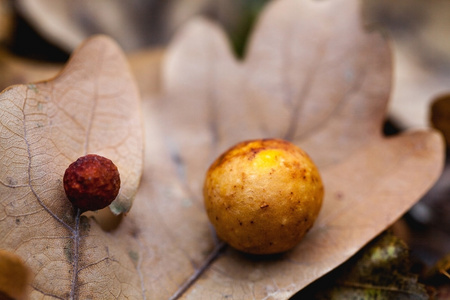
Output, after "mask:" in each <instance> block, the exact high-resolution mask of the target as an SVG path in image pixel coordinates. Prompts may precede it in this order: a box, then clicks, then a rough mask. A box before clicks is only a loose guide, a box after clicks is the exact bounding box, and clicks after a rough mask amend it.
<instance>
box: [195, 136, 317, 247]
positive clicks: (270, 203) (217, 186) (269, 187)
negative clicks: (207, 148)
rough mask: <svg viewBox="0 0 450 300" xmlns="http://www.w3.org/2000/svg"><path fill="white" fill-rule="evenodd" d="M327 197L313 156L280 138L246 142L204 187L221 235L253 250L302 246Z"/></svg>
mask: <svg viewBox="0 0 450 300" xmlns="http://www.w3.org/2000/svg"><path fill="white" fill-rule="evenodd" d="M323 195H324V188H323V184H322V179H321V177H320V174H319V171H318V168H317V167H316V165H315V164H314V163H313V161H312V160H311V158H310V157H309V156H308V155H307V154H306V153H305V152H304V151H303V150H302V149H300V148H299V147H297V146H295V145H294V144H292V143H290V142H287V141H284V140H280V139H264V140H253V141H245V142H242V143H239V144H237V145H235V146H234V147H232V148H230V149H229V150H228V151H226V152H225V153H224V154H222V155H221V156H220V157H219V158H217V159H216V161H215V162H213V164H212V165H211V166H210V168H209V170H208V172H207V174H206V179H205V182H204V187H203V196H204V202H205V208H206V212H207V214H208V218H209V220H210V221H211V223H212V224H213V226H214V228H215V229H216V232H217V235H218V237H219V238H220V239H222V240H224V241H225V242H227V243H228V244H229V245H231V246H232V247H234V248H236V249H238V250H240V251H243V252H247V253H252V254H273V253H279V252H284V251H287V250H289V249H291V248H293V247H294V246H295V245H297V244H298V243H299V242H300V240H301V239H302V238H303V236H304V235H305V234H306V232H307V231H308V230H309V229H310V228H311V227H312V225H313V223H314V221H315V220H316V218H317V216H318V214H319V211H320V208H321V206H322V200H323Z"/></svg>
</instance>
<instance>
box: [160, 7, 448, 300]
mask: <svg viewBox="0 0 450 300" xmlns="http://www.w3.org/2000/svg"><path fill="white" fill-rule="evenodd" d="M164 72H165V73H164V74H165V75H164V76H165V77H164V80H163V83H164V89H165V96H166V98H165V101H161V104H160V112H161V113H162V117H161V119H162V123H163V124H164V126H163V128H164V138H165V139H166V147H167V151H168V152H170V153H171V156H172V161H173V165H174V171H173V172H176V173H175V174H176V176H178V178H179V182H180V184H181V185H182V187H183V188H182V189H183V190H184V191H185V193H182V194H181V195H180V196H178V198H179V199H183V198H187V199H190V201H191V202H192V203H193V205H192V206H195V207H199V208H198V210H199V211H198V215H199V216H200V215H201V214H202V212H201V206H202V199H201V192H200V191H201V187H202V183H203V178H204V172H205V171H206V169H207V167H208V165H209V163H210V162H212V160H213V159H214V158H215V157H216V156H217V155H219V154H220V153H221V152H222V151H224V150H226V149H227V148H228V147H229V146H230V145H232V144H234V143H236V142H239V141H241V140H245V139H254V138H265V137H282V138H285V139H288V140H291V141H293V142H294V143H296V144H297V145H299V146H300V147H302V148H303V149H305V150H306V151H307V152H308V153H309V154H310V155H311V156H312V158H313V160H314V161H315V162H316V163H317V164H318V166H319V168H320V170H321V173H322V176H323V179H324V184H325V194H326V196H325V199H324V207H323V209H322V212H321V214H320V216H319V219H318V220H317V221H316V224H315V226H314V227H313V229H312V230H311V231H310V233H309V234H308V235H307V237H306V238H305V239H304V240H303V241H302V242H301V243H300V244H299V245H298V247H296V248H295V249H294V250H292V251H290V252H288V253H285V254H283V255H281V256H279V257H275V258H271V259H265V258H255V257H251V258H249V257H247V256H245V255H242V254H240V253H238V252H236V251H233V250H230V249H229V250H227V251H226V253H225V254H224V255H222V256H221V257H220V258H219V259H218V260H217V261H216V262H215V263H214V264H213V265H212V266H211V268H209V269H208V271H207V272H206V273H205V274H204V276H202V277H201V278H200V279H199V280H198V281H197V282H196V284H195V285H193V286H192V287H191V288H190V289H189V290H188V292H187V293H186V294H185V298H186V299H201V298H204V299H209V298H221V297H222V298H232V299H248V298H255V299H266V298H267V299H269V298H270V299H285V298H287V297H289V296H291V295H292V294H294V293H295V292H296V291H298V290H299V289H301V288H302V287H304V286H306V285H307V284H308V283H310V282H311V281H313V280H314V279H315V278H317V277H319V276H321V275H323V274H325V273H326V272H328V271H329V270H331V269H333V268H334V267H336V266H337V265H339V264H340V263H342V262H343V261H345V260H346V259H348V258H349V257H350V256H351V255H352V254H354V253H355V252H356V251H357V250H358V249H360V248H361V247H362V246H363V245H364V244H366V243H367V242H368V241H369V240H371V239H372V238H373V237H374V236H376V235H377V234H378V233H380V232H381V231H382V230H383V229H385V228H386V227H387V226H389V225H390V224H391V223H393V222H394V221H395V220H396V219H397V218H398V217H400V216H401V215H402V214H403V213H404V212H405V211H406V210H407V209H408V208H409V207H411V206H412V205H413V204H414V203H415V202H416V201H417V200H418V199H419V197H420V196H421V195H422V194H423V193H424V192H425V191H426V190H427V189H428V188H429V187H430V186H431V185H432V183H433V182H434V181H435V180H436V178H437V176H438V175H439V173H440V171H441V168H442V162H443V148H442V141H441V138H440V136H439V135H438V134H437V133H435V132H433V131H417V132H407V133H405V134H403V135H401V136H398V137H395V138H385V137H383V136H382V134H381V127H382V122H383V119H384V115H385V112H386V106H387V101H388V98H389V95H390V90H391V80H392V61H391V51H390V48H389V45H388V43H387V41H386V39H385V38H384V37H383V36H381V35H380V34H379V33H378V32H372V31H370V30H368V28H365V27H364V26H363V24H362V21H361V19H360V14H359V6H358V3H357V1H291V0H284V1H275V2H273V3H272V4H271V5H270V6H269V7H268V8H267V10H266V11H265V13H263V15H262V17H261V20H260V22H259V23H258V24H257V27H256V29H255V32H254V35H253V37H252V39H251V43H250V46H249V50H248V52H247V54H246V57H245V59H244V61H243V62H239V61H237V60H236V59H235V58H234V57H233V55H232V54H231V50H230V47H229V45H228V43H227V40H226V38H225V36H224V33H223V32H222V31H221V30H220V29H218V28H217V27H216V26H215V25H214V24H211V23H210V22H208V21H205V20H197V21H194V22H191V23H190V24H189V25H188V26H186V27H185V28H184V30H183V31H182V32H181V33H180V34H179V36H178V37H177V38H176V39H175V41H174V43H173V44H172V46H171V47H170V48H169V52H168V54H167V58H166V64H165V69H164ZM179 201H180V200H179ZM184 201H185V200H184ZM171 202H173V201H171ZM181 203H184V202H183V201H181ZM181 203H180V205H181ZM179 217H181V216H179V215H176V218H172V217H169V219H176V220H177V221H176V222H180V221H179ZM201 217H202V218H204V217H203V216H201ZM199 218H200V217H198V218H196V219H195V221H191V223H194V224H195V225H196V227H195V228H199V227H200V226H199V225H197V222H198V221H197V220H199ZM183 220H185V222H182V223H183V224H187V223H186V222H189V220H190V217H188V215H186V217H185V218H183ZM203 222H204V223H205V225H203V227H202V228H206V227H207V225H206V224H207V222H206V221H205V220H203ZM173 223H175V222H171V224H170V225H171V226H170V227H172V226H174V227H175V224H173ZM196 232H197V230H196V229H194V230H191V236H189V237H186V236H185V235H186V234H185V233H183V234H180V235H183V237H180V239H181V240H183V239H184V240H187V239H189V240H190V241H191V243H195V244H199V243H200V240H201V239H202V238H203V239H204V237H202V236H201V235H197V234H194V233H196ZM201 234H203V233H201ZM178 236H179V235H178V234H177V237H178ZM177 240H178V239H177ZM186 253H191V252H186ZM189 257H193V256H192V254H191V255H190V256H189Z"/></svg>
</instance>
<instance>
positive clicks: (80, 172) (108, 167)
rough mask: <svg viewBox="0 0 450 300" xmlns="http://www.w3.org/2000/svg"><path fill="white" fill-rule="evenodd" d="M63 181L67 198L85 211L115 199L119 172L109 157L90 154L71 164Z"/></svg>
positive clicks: (96, 208) (118, 185)
mask: <svg viewBox="0 0 450 300" xmlns="http://www.w3.org/2000/svg"><path fill="white" fill-rule="evenodd" d="M63 183H64V190H65V192H66V195H67V198H68V199H69V201H70V202H71V203H72V205H73V206H74V207H75V208H78V209H80V210H81V211H82V212H84V211H88V210H99V209H102V208H105V207H106V206H108V205H110V204H111V202H113V201H114V199H116V197H117V195H118V194H119V189H120V175H119V171H118V170H117V167H116V166H115V165H114V163H113V162H112V161H111V160H110V159H108V158H105V157H103V156H99V155H96V154H88V155H85V156H82V157H80V158H78V159H77V160H76V161H75V162H73V163H72V164H70V166H69V167H68V168H67V170H66V172H65V173H64V179H63Z"/></svg>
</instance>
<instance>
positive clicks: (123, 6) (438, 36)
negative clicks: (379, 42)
mask: <svg viewBox="0 0 450 300" xmlns="http://www.w3.org/2000/svg"><path fill="white" fill-rule="evenodd" d="M267 2H269V1H268V0H239V1H238V0H215V1H212V0H129V1H121V0H96V1H92V0H90V1H89V0H77V1H75V0H72V1H70V0H60V1H52V0H16V1H12V0H0V89H4V88H6V87H7V86H9V85H12V84H17V83H25V82H30V81H36V80H42V79H47V78H49V77H51V76H53V75H55V74H56V73H57V71H58V70H59V69H60V68H61V67H62V65H63V63H64V62H65V61H66V60H67V59H68V57H69V55H70V53H71V52H72V51H73V50H74V49H75V48H76V47H77V46H78V45H79V44H80V43H81V42H82V41H83V40H84V39H86V38H88V37H89V36H91V35H93V34H97V33H104V34H107V35H110V36H111V37H113V38H114V39H115V40H116V41H117V42H118V43H119V44H120V45H121V47H122V48H123V49H124V50H125V51H126V52H127V54H128V55H129V59H130V62H131V65H132V68H133V70H134V71H135V73H136V77H137V80H138V84H139V86H140V88H141V93H142V94H143V96H145V95H147V94H148V93H155V92H158V79H159V77H158V75H159V73H158V71H159V69H158V67H159V64H160V62H161V59H162V57H163V53H164V49H165V47H167V46H168V44H169V42H170V40H171V38H172V37H173V35H174V34H176V32H177V30H178V29H179V28H180V27H181V26H182V25H183V24H184V23H185V22H187V21H188V20H189V19H191V18H193V17H195V16H199V15H201V16H205V17H208V18H210V19H213V20H215V21H217V22H218V23H220V24H221V26H222V27H223V28H224V30H225V31H226V32H227V34H228V36H229V38H230V43H231V46H232V48H233V49H234V51H235V53H236V56H238V57H240V58H242V59H245V49H246V44H247V40H248V37H249V35H250V34H251V30H252V28H253V26H254V24H255V22H257V18H258V15H259V13H260V12H261V10H262V9H263V7H264V5H265V4H266V3H267ZM361 3H362V6H361V7H362V10H361V13H362V16H363V18H364V22H365V23H366V24H367V26H368V27H377V28H379V29H380V30H382V31H383V32H385V33H386V34H387V35H388V36H389V37H390V38H391V40H392V46H393V47H392V49H393V55H394V62H395V63H394V64H395V65H394V89H393V91H392V97H391V102H390V105H389V109H388V115H387V118H386V124H385V128H384V132H385V134H386V135H392V134H396V133H399V132H401V131H404V130H409V129H412V128H414V129H415V128H424V127H429V126H432V127H435V128H437V129H438V130H440V131H441V132H442V133H443V134H444V136H445V137H446V139H447V145H449V140H450V1H448V0H430V1H423V0H396V1H390V0H361ZM318 22H320V20H318ZM139 65H140V67H138V66H139ZM150 81H151V82H153V83H152V84H153V85H152V84H150V86H149V82H150ZM449 153H450V152H449V151H447V158H448V157H449V155H448V154H449ZM418 172H420V170H418ZM449 199H450V163H449V160H448V159H447V164H446V167H445V169H444V171H443V174H442V177H441V178H440V180H439V181H438V182H437V183H436V185H435V186H434V188H433V189H432V190H430V191H429V192H428V193H427V194H426V195H424V197H423V198H422V200H421V201H420V202H419V203H418V204H417V205H415V206H414V207H413V208H412V209H411V210H410V211H409V212H408V213H407V214H406V215H405V216H404V217H403V218H402V219H401V220H399V221H398V222H397V223H396V224H394V225H393V226H392V230H393V232H394V233H395V234H396V235H398V236H400V237H401V238H402V239H403V240H404V241H405V242H406V243H407V245H408V246H409V248H410V249H411V253H412V258H413V260H414V263H416V265H417V266H419V272H420V270H421V269H420V268H423V269H427V268H430V267H431V266H433V265H434V264H436V263H437V262H438V261H439V260H440V259H443V258H445V257H446V256H447V257H448V258H449V259H448V260H449V263H448V264H447V270H448V269H449V267H450V257H449V256H448V255H449V253H450V200H449Z"/></svg>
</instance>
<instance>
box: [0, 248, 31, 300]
mask: <svg viewBox="0 0 450 300" xmlns="http://www.w3.org/2000/svg"><path fill="white" fill-rule="evenodd" d="M30 279H31V273H30V270H29V269H28V267H27V266H25V264H24V262H23V260H22V259H21V258H20V257H19V256H17V255H16V254H14V253H11V252H8V251H5V250H2V249H0V299H16V300H20V299H27V298H28V292H29V288H28V285H29V283H30Z"/></svg>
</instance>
